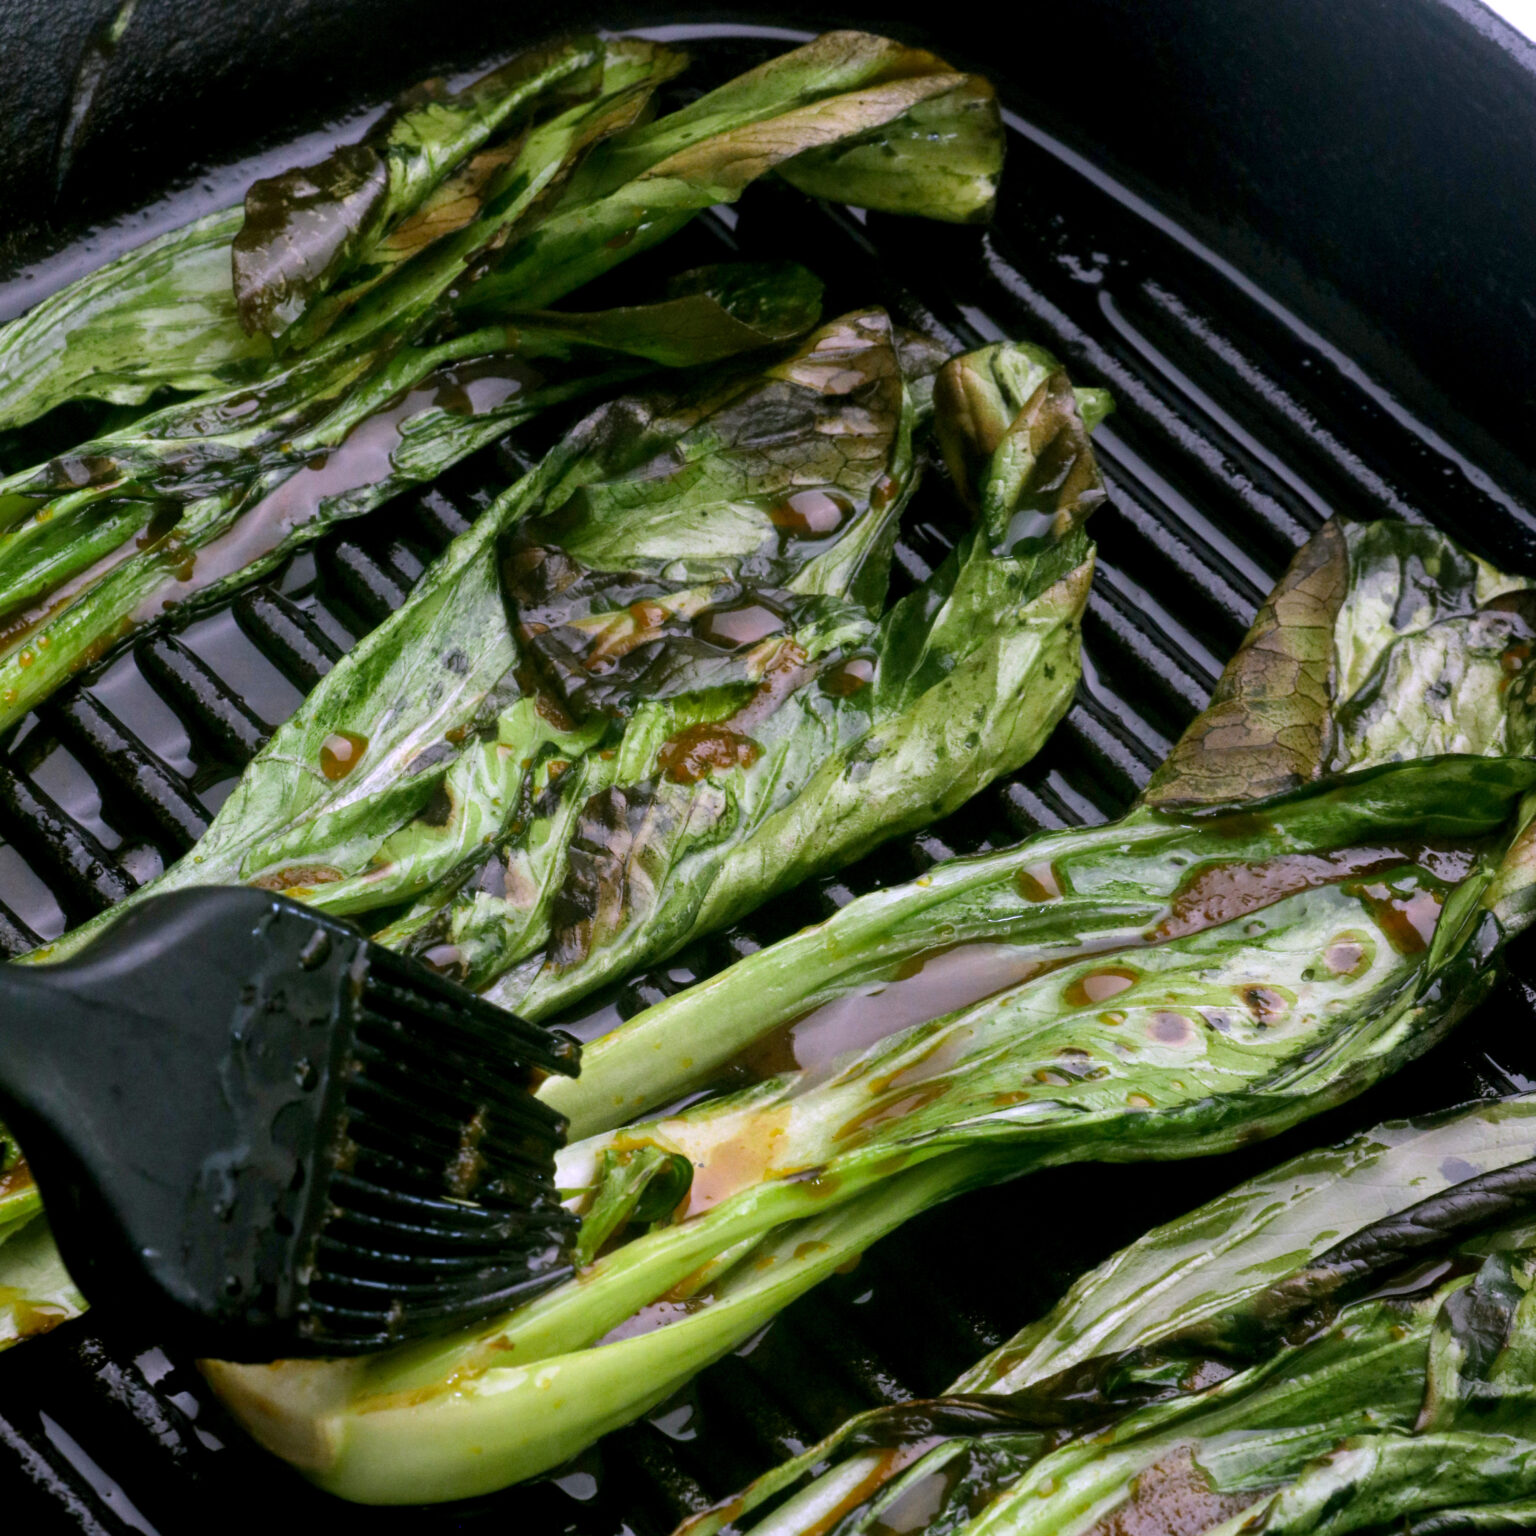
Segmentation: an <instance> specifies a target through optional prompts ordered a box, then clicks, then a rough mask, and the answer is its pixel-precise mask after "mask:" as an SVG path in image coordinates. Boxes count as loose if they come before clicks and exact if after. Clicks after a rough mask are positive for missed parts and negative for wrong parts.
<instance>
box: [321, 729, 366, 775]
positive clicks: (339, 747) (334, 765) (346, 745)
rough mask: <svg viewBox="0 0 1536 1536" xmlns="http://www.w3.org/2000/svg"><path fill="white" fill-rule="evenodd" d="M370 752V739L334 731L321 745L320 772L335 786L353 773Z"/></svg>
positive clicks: (346, 732)
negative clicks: (364, 755) (367, 752)
mask: <svg viewBox="0 0 1536 1536" xmlns="http://www.w3.org/2000/svg"><path fill="white" fill-rule="evenodd" d="M367 750H368V738H367V737H366V736H359V735H357V734H356V733H355V732H354V731H332V732H331V734H330V735H329V736H327V737H326V738H325V740H324V741H323V742H321V743H320V771H321V773H323V774H324V775H325V776H326V778H328V779H329V780H330V781H331V782H332V783H333V784H335V783H336V782H338V781H339V780H341V779H344V778H346V776H347V775H348V774H349V773H351V772H352V770H353V769H354V768H356V767H357V765H358V764H359V763H360V762H362V760H363V753H364V752H366V751H367Z"/></svg>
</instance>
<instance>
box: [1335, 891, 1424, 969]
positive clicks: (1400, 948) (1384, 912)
mask: <svg viewBox="0 0 1536 1536" xmlns="http://www.w3.org/2000/svg"><path fill="white" fill-rule="evenodd" d="M1345 889H1346V890H1348V891H1349V893H1350V894H1351V895H1358V896H1359V897H1360V899H1361V900H1362V901H1364V903H1365V905H1366V908H1367V910H1368V911H1369V912H1370V914H1371V917H1372V918H1373V919H1374V921H1375V923H1376V926H1377V927H1378V928H1380V929H1381V931H1382V932H1383V933H1384V934H1385V935H1386V936H1387V942H1388V943H1389V944H1390V945H1391V946H1392V948H1393V949H1395V950H1396V951H1397V952H1398V954H1400V955H1417V954H1421V953H1422V952H1423V951H1424V950H1426V949H1428V948H1429V941H1430V939H1431V938H1433V937H1434V932H1435V924H1436V923H1437V922H1438V921H1439V920H1440V897H1439V895H1438V894H1437V893H1436V892H1434V891H1431V890H1426V889H1425V888H1424V887H1422V886H1419V887H1416V888H1414V889H1412V890H1408V891H1403V890H1394V889H1393V888H1392V887H1391V886H1389V885H1386V884H1384V883H1382V884H1375V885H1364V886H1359V887H1357V888H1351V887H1348V886H1346V887H1345Z"/></svg>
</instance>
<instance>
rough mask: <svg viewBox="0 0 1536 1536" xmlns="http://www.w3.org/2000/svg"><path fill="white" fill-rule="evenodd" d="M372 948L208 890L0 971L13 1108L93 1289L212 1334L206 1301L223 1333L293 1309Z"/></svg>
mask: <svg viewBox="0 0 1536 1536" xmlns="http://www.w3.org/2000/svg"><path fill="white" fill-rule="evenodd" d="M367 948H368V946H367V943H366V941H365V940H364V939H363V938H362V937H361V936H360V935H359V934H357V933H356V932H354V931H352V930H350V929H347V928H344V927H342V926H341V925H339V924H335V923H332V922H329V921H326V920H322V919H319V918H318V917H317V915H316V914H314V913H311V912H308V911H307V910H305V909H304V908H301V907H298V906H297V905H296V904H295V903H292V902H289V901H287V900H285V899H283V898H280V897H274V896H272V895H269V894H267V893H265V892H261V891H255V890H235V889H214V888H202V889H192V890H187V891H181V892H176V893H173V894H171V895H167V896H164V897H159V898H155V899H152V900H150V901H146V902H144V903H142V904H141V905H139V906H138V907H136V908H134V909H133V910H131V911H130V912H128V913H126V914H125V915H124V916H123V918H122V920H121V921H119V922H118V923H116V924H114V925H113V926H112V927H111V928H110V929H108V930H107V932H106V933H105V934H103V935H102V937H101V938H100V939H99V940H98V941H97V942H96V943H95V944H93V945H92V946H91V947H90V948H89V949H88V950H86V951H85V952H83V953H82V954H81V955H79V956H77V957H75V958H74V959H72V960H69V961H66V962H64V963H62V964H60V965H56V966H36V967H22V966H5V967H0V1107H3V1111H4V1116H5V1118H6V1120H7V1121H8V1122H9V1123H10V1124H11V1126H12V1128H13V1129H14V1131H15V1133H16V1136H17V1139H18V1141H19V1142H20V1144H21V1147H22V1150H23V1152H24V1153H25V1155H26V1157H27V1161H28V1163H29V1165H30V1166H31V1167H32V1169H33V1172H34V1175H35V1177H36V1179H37V1183H38V1188H39V1191H40V1192H41V1194H42V1197H43V1201H44V1204H45V1205H46V1207H47V1210H48V1214H49V1220H50V1222H51V1224H52V1227H53V1231H54V1235H55V1237H56V1239H57V1241H58V1244H59V1249H60V1252H61V1254H62V1256H63V1258H64V1262H65V1264H66V1265H67V1266H68V1268H69V1271H70V1274H71V1275H72V1277H73V1278H74V1280H75V1282H76V1284H77V1285H79V1287H80V1289H81V1290H82V1291H83V1292H84V1293H85V1295H86V1296H87V1297H88V1298H90V1299H91V1300H93V1301H96V1300H102V1299H106V1298H108V1297H114V1298H117V1299H118V1300H119V1301H121V1300H123V1299H125V1298H126V1299H128V1300H129V1301H130V1302H131V1301H132V1300H134V1299H136V1298H137V1299H143V1300H150V1299H153V1300H154V1301H155V1302H156V1304H157V1305H158V1306H161V1307H163V1305H164V1301H165V1300H167V1299H168V1300H169V1301H170V1302H171V1303H172V1305H173V1306H179V1307H180V1308H182V1309H183V1310H184V1311H185V1313H186V1317H185V1319H184V1321H185V1323H186V1325H187V1329H188V1330H189V1331H190V1332H192V1333H193V1334H201V1335H202V1336H204V1337H207V1335H208V1324H209V1321H210V1298H216V1301H215V1302H214V1303H213V1304H212V1310H213V1311H214V1312H216V1313H217V1314H218V1316H217V1318H216V1321H217V1325H218V1326H219V1327H220V1328H225V1327H234V1328H242V1329H243V1328H249V1329H253V1330H255V1331H256V1332H257V1333H259V1332H260V1328H261V1326H262V1324H263V1323H264V1322H266V1321H267V1320H269V1319H272V1318H285V1317H287V1316H289V1315H290V1314H291V1312H292V1310H293V1307H294V1304H295V1295H296V1292H295V1284H296V1281H295V1276H296V1275H297V1274H298V1273H299V1271H300V1268H301V1266H303V1265H304V1264H305V1263H306V1262H307V1261H308V1257H309V1256H308V1254H307V1253H305V1252H302V1251H300V1245H301V1244H302V1243H303V1242H304V1241H306V1234H310V1233H312V1231H313V1229H314V1227H315V1226H316V1224H317V1223H316V1221H315V1220H314V1219H313V1217H314V1214H315V1213H314V1212H312V1211H311V1210H310V1208H309V1207H310V1203H311V1201H313V1200H314V1199H316V1198H320V1197H321V1196H322V1195H323V1189H324V1181H323V1180H317V1179H316V1177H315V1170H316V1168H317V1167H318V1166H319V1165H320V1163H321V1161H322V1160H323V1159H324V1158H325V1157H326V1155H327V1153H328V1151H329V1149H328V1148H327V1147H326V1146H324V1145H321V1144H320V1143H321V1141H322V1140H323V1139H324V1138H325V1137H326V1136H333V1135H334V1134H335V1131H336V1127H337V1125H338V1124H339V1123H340V1121H341V1119H342V1116H341V1115H340V1113H339V1103H340V1099H341V1096H342V1094H343V1093H344V1088H345V1084H344V1077H345V1073H344V1071H343V1070H342V1069H343V1068H344V1067H345V1064H346V1062H347V1060H348V1056H349V1052H350V1047H351V1041H352V1033H353V1030H352V1025H353V1014H354V1012H355V1005H356V996H357V992H358V989H359V986H360V983H361V971H362V968H363V967H364V966H365V964H366V954H367ZM129 1233H132V1234H133V1235H132V1237H130V1236H129ZM248 1342H251V1343H252V1344H253V1346H254V1347H258V1348H259V1341H258V1340H254V1339H253V1340H248Z"/></svg>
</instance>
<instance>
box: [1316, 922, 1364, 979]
mask: <svg viewBox="0 0 1536 1536" xmlns="http://www.w3.org/2000/svg"><path fill="white" fill-rule="evenodd" d="M1370 963H1371V944H1370V941H1369V940H1368V939H1367V938H1366V936H1365V935H1364V934H1363V933H1357V932H1355V931H1353V930H1350V931H1349V932H1346V933H1340V934H1337V935H1335V937H1334V938H1332V939H1330V940H1329V942H1328V947H1327V949H1325V950H1324V951H1323V964H1324V965H1325V966H1327V968H1328V970H1329V973H1330V974H1331V975H1334V976H1359V975H1361V974H1363V973H1364V972H1365V971H1366V970H1367V969H1369V967H1370Z"/></svg>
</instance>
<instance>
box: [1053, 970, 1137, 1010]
mask: <svg viewBox="0 0 1536 1536" xmlns="http://www.w3.org/2000/svg"><path fill="white" fill-rule="evenodd" d="M1139 979H1140V978H1139V976H1138V974H1137V972H1135V971H1133V970H1132V969H1131V968H1130V967H1129V966H1126V965H1106V966H1104V967H1103V968H1102V969H1101V970H1097V971H1089V972H1088V973H1087V974H1086V975H1083V976H1079V977H1078V978H1077V980H1076V981H1074V982H1071V983H1070V984H1069V985H1068V987H1067V989H1066V991H1065V992H1063V993H1062V999H1063V1001H1064V1002H1065V1003H1066V1005H1067V1007H1069V1008H1086V1007H1087V1006H1088V1005H1089V1004H1090V1003H1103V1002H1108V1000H1109V999H1110V998H1112V997H1115V996H1117V995H1118V994H1119V993H1121V992H1124V991H1125V990H1126V989H1127V988H1128V987H1134V986H1135V985H1136V983H1137V981H1138V980H1139Z"/></svg>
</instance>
